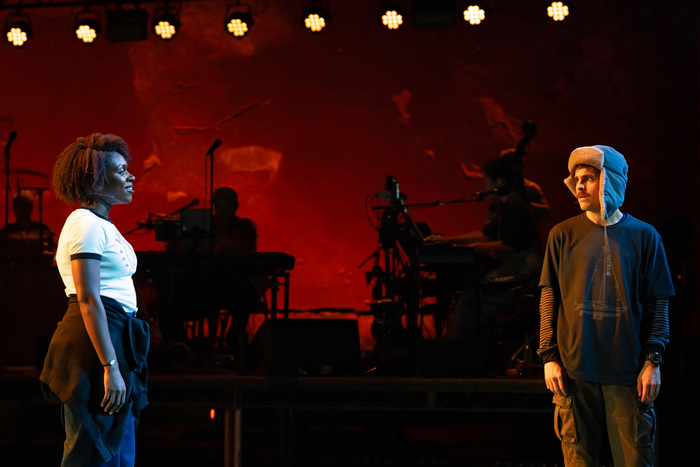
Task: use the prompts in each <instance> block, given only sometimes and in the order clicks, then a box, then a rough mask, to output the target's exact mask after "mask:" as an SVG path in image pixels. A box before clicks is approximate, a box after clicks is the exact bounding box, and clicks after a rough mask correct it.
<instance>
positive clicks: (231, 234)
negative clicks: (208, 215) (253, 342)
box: [212, 187, 267, 369]
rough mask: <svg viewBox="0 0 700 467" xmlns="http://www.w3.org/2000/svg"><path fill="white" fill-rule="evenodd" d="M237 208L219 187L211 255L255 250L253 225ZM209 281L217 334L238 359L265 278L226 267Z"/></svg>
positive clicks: (233, 195)
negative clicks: (215, 314) (240, 214)
mask: <svg viewBox="0 0 700 467" xmlns="http://www.w3.org/2000/svg"><path fill="white" fill-rule="evenodd" d="M238 208H239V204H238V193H236V191H235V190H233V189H232V188H229V187H221V188H217V189H216V191H214V216H213V221H212V234H213V236H214V254H247V253H255V252H256V251H257V243H258V232H257V228H256V227H255V223H254V222H253V221H252V220H250V219H246V218H242V217H239V216H238V215H237V214H236V212H237V211H238ZM212 282H213V284H212V285H213V288H212V297H213V301H214V303H213V305H214V308H215V309H216V310H217V311H216V313H217V316H218V318H217V326H216V328H217V334H218V335H219V337H220V339H222V340H225V346H226V347H227V348H228V351H229V352H230V353H231V354H233V355H234V356H236V357H239V358H240V357H242V354H243V353H244V351H245V348H246V347H247V344H248V334H247V329H246V328H247V325H248V318H249V316H250V313H251V312H253V311H254V310H255V309H256V308H257V307H258V306H260V305H261V303H262V299H263V297H264V293H265V291H266V289H267V276H262V277H261V276H256V275H251V274H250V273H249V272H248V271H237V270H234V269H233V268H229V269H228V270H226V272H225V273H224V274H221V275H219V276H218V277H215V278H212ZM229 316H230V318H229ZM228 323H230V326H229V325H228ZM227 329H228V332H226V330H227ZM239 363H240V362H239ZM239 369H241V368H240V364H239Z"/></svg>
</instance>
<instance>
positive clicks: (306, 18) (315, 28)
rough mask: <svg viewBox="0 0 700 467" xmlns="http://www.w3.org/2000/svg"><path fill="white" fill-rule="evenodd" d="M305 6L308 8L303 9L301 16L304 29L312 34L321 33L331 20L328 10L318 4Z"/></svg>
mask: <svg viewBox="0 0 700 467" xmlns="http://www.w3.org/2000/svg"><path fill="white" fill-rule="evenodd" d="M307 5H308V6H307V7H306V8H304V13H302V15H301V19H302V21H303V22H304V27H306V28H307V29H309V30H310V31H312V32H316V33H318V32H321V31H322V30H323V28H325V27H326V25H327V24H328V22H329V21H330V20H331V14H330V13H329V11H328V8H327V7H326V6H323V5H321V4H320V2H311V3H310V4H307Z"/></svg>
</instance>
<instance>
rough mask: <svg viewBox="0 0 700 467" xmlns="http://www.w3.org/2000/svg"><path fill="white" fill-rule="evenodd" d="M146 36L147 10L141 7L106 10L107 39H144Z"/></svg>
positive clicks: (119, 40)
mask: <svg viewBox="0 0 700 467" xmlns="http://www.w3.org/2000/svg"><path fill="white" fill-rule="evenodd" d="M147 38H148V12H147V11H146V10H143V9H141V8H136V9H133V10H108V11H107V40H109V41H110V42H129V41H145V40H146V39H147Z"/></svg>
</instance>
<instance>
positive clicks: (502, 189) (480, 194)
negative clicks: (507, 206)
mask: <svg viewBox="0 0 700 467" xmlns="http://www.w3.org/2000/svg"><path fill="white" fill-rule="evenodd" d="M508 193H510V188H508V187H507V186H499V187H498V188H494V189H493V190H488V191H477V192H476V193H472V196H476V197H477V198H478V199H479V201H482V200H483V199H484V198H486V197H487V196H491V195H496V196H504V195H507V194H508Z"/></svg>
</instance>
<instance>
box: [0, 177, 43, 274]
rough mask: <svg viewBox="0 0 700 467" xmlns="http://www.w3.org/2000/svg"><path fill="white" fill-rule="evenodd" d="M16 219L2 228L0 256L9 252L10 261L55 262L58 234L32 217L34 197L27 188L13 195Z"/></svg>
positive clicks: (23, 263) (18, 262)
mask: <svg viewBox="0 0 700 467" xmlns="http://www.w3.org/2000/svg"><path fill="white" fill-rule="evenodd" d="M12 208H13V209H14V212H15V218H16V222H13V223H10V224H7V225H6V226H4V227H3V228H2V229H0V256H2V255H4V254H5V253H4V252H5V242H7V243H8V244H7V251H8V257H9V263H10V264H11V265H13V266H20V265H51V263H52V262H53V254H54V252H55V250H56V247H55V244H54V241H53V237H54V234H53V232H51V229H49V227H48V226H47V225H46V224H42V223H41V222H37V221H34V220H32V211H33V210H34V199H33V198H32V195H31V193H29V192H28V191H27V190H20V193H19V194H17V196H15V197H14V198H13V199H12Z"/></svg>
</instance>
